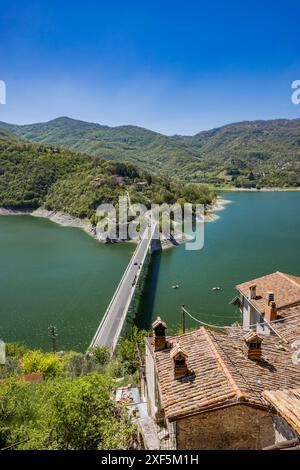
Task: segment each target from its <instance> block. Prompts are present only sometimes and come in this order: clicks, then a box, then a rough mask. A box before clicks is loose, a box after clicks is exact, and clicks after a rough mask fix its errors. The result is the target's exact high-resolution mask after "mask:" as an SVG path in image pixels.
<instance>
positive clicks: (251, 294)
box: [249, 284, 256, 300]
mask: <svg viewBox="0 0 300 470" xmlns="http://www.w3.org/2000/svg"><path fill="white" fill-rule="evenodd" d="M249 299H250V300H251V299H252V300H254V299H256V285H255V284H254V285H252V286H250V287H249Z"/></svg>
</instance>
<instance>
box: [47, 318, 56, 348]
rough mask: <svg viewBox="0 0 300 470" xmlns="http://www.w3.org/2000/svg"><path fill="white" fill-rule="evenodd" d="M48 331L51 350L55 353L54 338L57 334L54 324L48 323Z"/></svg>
mask: <svg viewBox="0 0 300 470" xmlns="http://www.w3.org/2000/svg"><path fill="white" fill-rule="evenodd" d="M48 332H49V336H50V338H51V342H52V352H54V353H55V352H56V338H57V336H58V334H57V328H56V326H53V325H50V326H49V328H48Z"/></svg>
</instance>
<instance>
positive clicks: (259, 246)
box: [0, 191, 300, 350]
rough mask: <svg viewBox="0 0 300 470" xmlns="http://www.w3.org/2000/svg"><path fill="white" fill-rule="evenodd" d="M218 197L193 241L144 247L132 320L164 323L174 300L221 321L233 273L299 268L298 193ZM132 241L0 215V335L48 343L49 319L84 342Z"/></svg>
mask: <svg viewBox="0 0 300 470" xmlns="http://www.w3.org/2000/svg"><path fill="white" fill-rule="evenodd" d="M224 197H225V198H226V199H230V200H231V201H232V202H231V204H228V205H227V206H226V208H225V210H224V211H221V212H219V213H218V215H219V216H220V218H219V219H218V220H217V221H215V222H211V223H208V224H206V225H205V243H204V248H203V249H202V250H201V251H186V250H185V249H184V245H182V246H179V247H176V248H172V249H169V250H166V251H164V252H163V253H155V254H154V255H153V257H152V262H151V265H150V271H149V276H148V278H147V282H146V287H147V289H146V292H145V293H144V296H143V302H142V305H143V308H142V310H141V311H140V312H139V318H138V323H139V324H140V325H141V326H145V327H149V325H150V324H151V319H152V318H153V317H154V316H156V315H160V316H161V317H162V318H163V319H164V320H166V322H167V324H168V326H169V330H170V331H172V330H173V331H174V330H175V329H176V327H177V326H178V325H179V324H180V322H181V313H180V306H181V305H182V304H185V306H186V308H187V310H189V311H190V312H191V313H192V314H193V315H194V317H195V318H198V319H200V320H202V321H204V322H207V323H212V324H218V325H223V324H230V323H232V322H233V321H236V320H239V318H240V317H239V313H238V311H237V310H236V309H235V308H234V307H232V306H231V305H230V304H229V302H230V300H231V299H232V298H233V297H234V296H235V295H236V291H235V289H234V286H235V285H236V284H237V283H240V282H243V281H246V280H249V279H252V278H255V277H257V276H260V275H264V274H267V273H270V272H272V271H276V270H280V271H283V272H289V273H293V274H296V275H300V250H299V242H300V193H299V192H296V191H295V192H263V193H259V192H255V193H254V192H253V193H250V192H241V193H226V194H225V196H224ZM133 249H134V246H133V245H132V244H128V243H125V244H117V245H101V244H100V243H98V242H97V241H95V240H93V239H92V238H91V237H89V236H88V235H87V234H85V233H84V232H82V231H81V230H79V229H74V228H65V227H60V226H58V225H56V224H54V223H52V222H50V221H48V220H44V219H36V218H34V217H29V216H16V217H12V216H3V217H0V299H1V303H0V336H1V337H2V338H3V339H4V340H6V341H12V340H14V341H25V342H26V343H27V344H28V345H29V346H31V347H41V348H44V349H49V348H50V338H49V337H48V332H47V328H48V326H49V325H50V324H54V325H55V326H57V328H58V333H59V336H58V348H59V349H75V350H84V348H85V347H86V346H87V345H88V344H89V342H90V340H91V338H92V337H93V335H94V333H95V330H96V328H97V326H98V324H99V321H100V319H101V317H102V315H103V313H104V311H105V309H106V306H107V305H108V303H109V301H110V298H111V296H112V294H113V292H114V289H115V287H116V286H117V284H118V282H119V280H120V278H121V276H122V272H123V270H124V268H125V266H126V264H127V262H128V260H129V258H130V255H131V253H132V251H133ZM173 284H179V289H177V290H174V289H172V285H173ZM215 286H219V287H220V288H221V290H220V291H213V290H212V288H213V287H215ZM187 325H188V326H195V325H196V323H195V322H194V321H192V320H191V321H188V322H187Z"/></svg>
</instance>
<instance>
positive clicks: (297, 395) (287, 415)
mask: <svg viewBox="0 0 300 470" xmlns="http://www.w3.org/2000/svg"><path fill="white" fill-rule="evenodd" d="M263 397H264V398H265V399H266V401H267V402H268V403H270V404H271V405H272V407H273V408H275V409H276V411H277V412H278V413H279V414H280V415H281V416H282V417H283V418H284V419H285V420H286V421H287V422H288V423H289V424H290V426H291V427H292V428H293V429H294V430H295V431H296V432H297V433H298V434H299V435H300V388H295V389H290V390H267V391H265V392H264V393H263Z"/></svg>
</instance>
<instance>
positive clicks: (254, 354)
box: [244, 331, 262, 361]
mask: <svg viewBox="0 0 300 470" xmlns="http://www.w3.org/2000/svg"><path fill="white" fill-rule="evenodd" d="M261 343H262V339H261V338H260V337H259V336H258V335H257V334H256V333H255V332H254V331H249V333H247V334H246V335H245V336H244V352H245V355H246V357H247V358H248V359H251V360H252V361H258V360H259V359H260V358H261Z"/></svg>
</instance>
